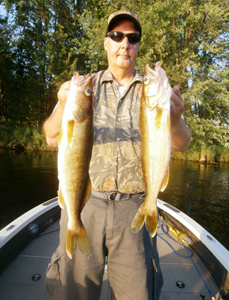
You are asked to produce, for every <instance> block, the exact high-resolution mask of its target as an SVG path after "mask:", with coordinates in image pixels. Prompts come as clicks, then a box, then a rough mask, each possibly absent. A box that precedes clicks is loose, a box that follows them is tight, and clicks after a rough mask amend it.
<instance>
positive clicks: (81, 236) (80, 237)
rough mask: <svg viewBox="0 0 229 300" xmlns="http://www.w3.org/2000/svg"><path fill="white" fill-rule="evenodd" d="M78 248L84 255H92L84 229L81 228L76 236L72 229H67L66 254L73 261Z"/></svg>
mask: <svg viewBox="0 0 229 300" xmlns="http://www.w3.org/2000/svg"><path fill="white" fill-rule="evenodd" d="M77 246H78V247H79V249H80V251H81V252H82V253H83V254H84V255H90V254H91V249H90V244H89V239H88V236H87V233H86V230H85V228H84V227H81V228H80V229H79V231H78V232H77V234H75V232H73V231H72V230H71V229H69V228H68V229H67V234H66V252H67V254H68V256H69V257H70V258H71V259H72V255H73V253H74V251H75V249H76V247H77Z"/></svg>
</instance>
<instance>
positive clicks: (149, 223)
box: [145, 209, 158, 237]
mask: <svg viewBox="0 0 229 300" xmlns="http://www.w3.org/2000/svg"><path fill="white" fill-rule="evenodd" d="M145 224H146V229H147V231H148V232H149V234H150V235H151V237H154V236H155V234H156V231H157V226H158V213H157V209H156V210H155V211H154V212H153V213H152V214H151V215H147V216H146V218H145Z"/></svg>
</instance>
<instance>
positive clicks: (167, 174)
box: [160, 168, 169, 192]
mask: <svg viewBox="0 0 229 300" xmlns="http://www.w3.org/2000/svg"><path fill="white" fill-rule="evenodd" d="M168 182H169V168H168V169H167V171H166V174H165V177H164V179H163V182H162V185H161V189H160V191H161V192H163V191H164V190H165V189H166V187H167V185H168Z"/></svg>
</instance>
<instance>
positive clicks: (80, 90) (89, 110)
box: [58, 72, 94, 258]
mask: <svg viewBox="0 0 229 300" xmlns="http://www.w3.org/2000/svg"><path fill="white" fill-rule="evenodd" d="M92 89H93V85H92V79H91V75H87V77H83V76H80V75H79V74H78V73H77V72H75V73H74V75H73V77H72V80H71V86H70V91H69V96H68V99H67V101H66V105H65V109H64V114H63V120H62V128H61V132H60V137H59V151H58V178H59V191H58V198H59V205H60V207H61V208H64V206H65V205H66V209H67V214H68V224H67V232H66V251H67V254H68V256H69V257H70V258H72V255H73V252H74V250H75V249H76V247H77V246H78V247H79V249H80V251H81V252H82V253H83V254H85V255H90V244H89V239H88V236H87V233H86V230H85V228H84V225H83V223H82V220H81V218H80V214H81V211H82V210H83V208H84V205H85V203H86V202H87V200H88V198H89V197H90V194H91V182H90V177H89V171H88V169H89V164H90V159H91V152H92V147H93V139H94V135H93V100H92Z"/></svg>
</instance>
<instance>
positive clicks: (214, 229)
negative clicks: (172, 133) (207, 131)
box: [0, 149, 229, 249]
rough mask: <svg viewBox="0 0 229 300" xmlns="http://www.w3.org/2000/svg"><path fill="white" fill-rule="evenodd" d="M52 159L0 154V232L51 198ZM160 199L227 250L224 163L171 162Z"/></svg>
mask: <svg viewBox="0 0 229 300" xmlns="http://www.w3.org/2000/svg"><path fill="white" fill-rule="evenodd" d="M57 190H58V180H57V153H56V152H28V151H26V152H22V153H15V152H13V151H6V150H3V149H0V228H2V227H4V226H6V225H7V224H8V223H9V222H11V221H12V220H14V219H15V218H17V217H19V216H20V215H21V214H22V213H24V212H26V211H27V210H29V209H31V208H33V207H34V206H36V205H38V204H41V203H42V202H44V201H46V200H49V199H51V198H53V197H56V195H57ZM159 198H160V199H162V200H164V201H166V202H168V203H170V204H172V205H173V206H176V207H177V208H178V209H180V210H182V211H183V212H184V213H186V214H187V215H189V216H190V217H191V218H193V219H194V220H195V221H197V222H198V223H199V224H200V225H202V226H203V227H204V228H205V229H207V230H208V231H209V232H210V233H211V234H212V235H213V236H214V237H215V238H216V239H218V241H219V242H221V243H222V244H223V245H224V246H225V247H226V248H227V249H229V163H224V164H219V165H218V166H217V167H216V166H213V165H200V164H198V163H195V162H191V161H171V163H170V180H169V184H168V186H167V188H166V190H165V191H164V192H163V193H160V194H159Z"/></svg>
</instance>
